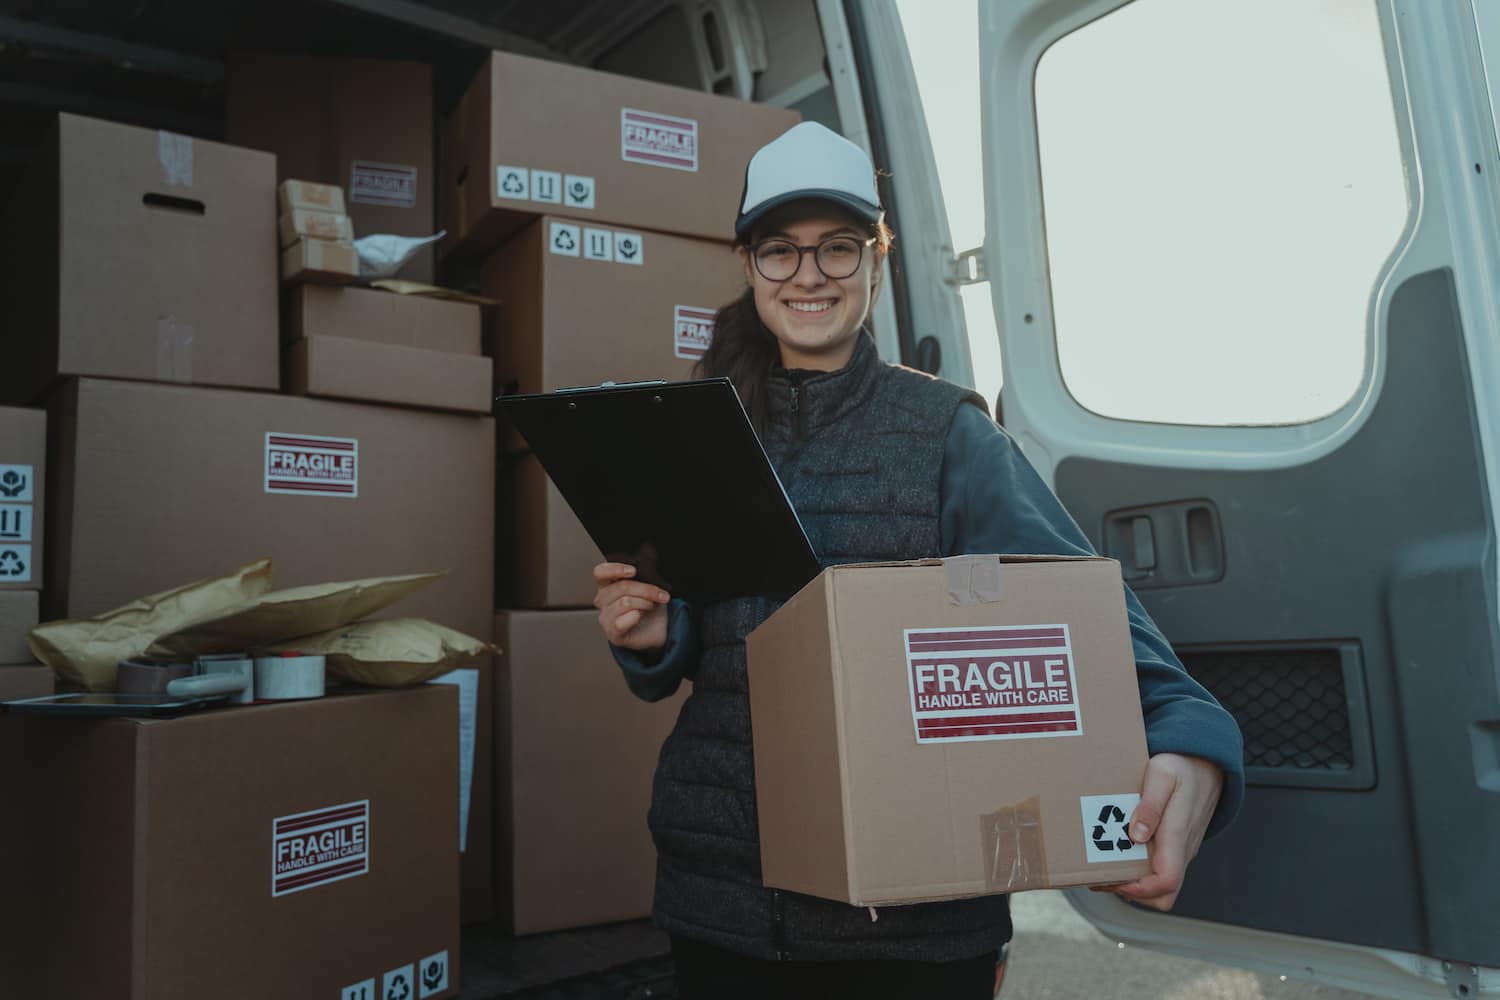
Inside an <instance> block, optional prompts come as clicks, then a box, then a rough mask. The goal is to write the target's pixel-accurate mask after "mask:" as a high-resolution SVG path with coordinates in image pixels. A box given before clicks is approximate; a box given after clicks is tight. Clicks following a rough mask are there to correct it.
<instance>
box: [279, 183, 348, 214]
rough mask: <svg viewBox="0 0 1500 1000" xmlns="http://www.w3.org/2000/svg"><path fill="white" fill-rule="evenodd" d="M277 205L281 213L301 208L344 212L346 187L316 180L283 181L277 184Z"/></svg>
mask: <svg viewBox="0 0 1500 1000" xmlns="http://www.w3.org/2000/svg"><path fill="white" fill-rule="evenodd" d="M276 207H277V209H278V211H279V212H280V213H281V214H285V213H287V212H290V211H293V210H295V209H299V208H308V209H312V210H313V211H314V212H332V213H334V214H335V215H343V214H344V189H343V188H341V187H339V186H338V185H337V184H318V183H316V182H314V181H297V180H288V181H282V182H281V183H280V184H278V185H277V186H276Z"/></svg>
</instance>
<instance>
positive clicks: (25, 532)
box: [0, 503, 31, 545]
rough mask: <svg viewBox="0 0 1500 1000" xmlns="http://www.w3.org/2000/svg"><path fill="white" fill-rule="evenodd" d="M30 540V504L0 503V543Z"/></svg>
mask: <svg viewBox="0 0 1500 1000" xmlns="http://www.w3.org/2000/svg"><path fill="white" fill-rule="evenodd" d="M29 541H31V505H30V504H25V503H0V545H3V544H5V543H6V542H29Z"/></svg>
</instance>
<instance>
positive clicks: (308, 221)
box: [277, 208, 354, 247]
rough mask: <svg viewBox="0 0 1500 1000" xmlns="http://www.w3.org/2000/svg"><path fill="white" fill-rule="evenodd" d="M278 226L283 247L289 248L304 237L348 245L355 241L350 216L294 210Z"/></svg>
mask: <svg viewBox="0 0 1500 1000" xmlns="http://www.w3.org/2000/svg"><path fill="white" fill-rule="evenodd" d="M277 226H278V228H279V230H280V233H281V245H282V247H289V246H291V245H292V244H294V243H296V242H297V241H298V240H300V239H303V238H304V237H306V238H311V239H315V240H332V241H334V242H339V241H343V242H346V243H347V242H350V241H352V240H353V239H354V223H352V222H350V221H349V216H347V215H338V214H335V213H333V212H318V211H314V210H313V209H310V208H294V209H292V210H291V211H290V212H287V213H285V214H284V215H282V217H281V218H280V220H278V222H277Z"/></svg>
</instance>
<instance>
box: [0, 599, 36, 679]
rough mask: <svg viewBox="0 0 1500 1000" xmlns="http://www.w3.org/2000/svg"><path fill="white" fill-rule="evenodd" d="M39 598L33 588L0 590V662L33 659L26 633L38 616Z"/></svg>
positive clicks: (32, 627) (18, 661) (22, 661)
mask: <svg viewBox="0 0 1500 1000" xmlns="http://www.w3.org/2000/svg"><path fill="white" fill-rule="evenodd" d="M40 602H41V595H40V594H38V593H37V592H36V591H35V590H0V663H27V662H34V659H35V658H34V657H33V656H32V655H31V647H29V646H27V645H26V633H28V632H30V631H31V630H32V629H34V628H36V625H37V622H38V621H39V620H40V619H39V618H38V617H37V616H38V615H39V614H40V610H39V609H40Z"/></svg>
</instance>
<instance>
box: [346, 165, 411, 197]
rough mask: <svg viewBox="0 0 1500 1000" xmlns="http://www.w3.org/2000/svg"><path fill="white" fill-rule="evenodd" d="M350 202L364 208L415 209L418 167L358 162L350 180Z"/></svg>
mask: <svg viewBox="0 0 1500 1000" xmlns="http://www.w3.org/2000/svg"><path fill="white" fill-rule="evenodd" d="M349 200H350V201H352V202H358V203H359V204H361V205H394V206H396V207H397V208H415V207H416V204H417V168H416V167H406V166H402V165H400V164H396V163H370V162H368V161H366V160H355V161H354V166H353V167H352V168H351V176H350V178H349Z"/></svg>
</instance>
